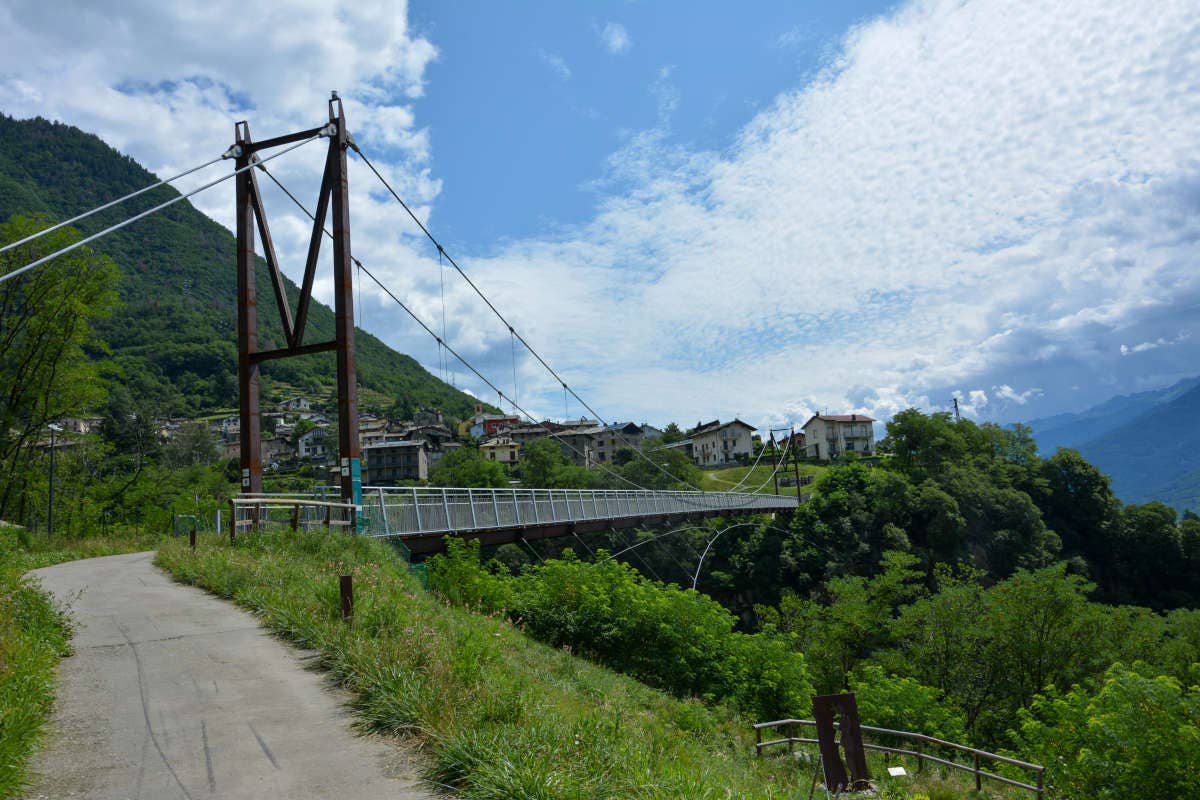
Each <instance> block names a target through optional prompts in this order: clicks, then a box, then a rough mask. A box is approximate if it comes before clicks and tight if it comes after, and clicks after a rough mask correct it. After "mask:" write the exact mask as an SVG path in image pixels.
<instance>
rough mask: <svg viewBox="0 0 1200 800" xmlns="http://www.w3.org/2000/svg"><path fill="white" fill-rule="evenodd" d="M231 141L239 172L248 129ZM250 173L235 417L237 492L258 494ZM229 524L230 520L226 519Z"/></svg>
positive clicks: (243, 200)
mask: <svg viewBox="0 0 1200 800" xmlns="http://www.w3.org/2000/svg"><path fill="white" fill-rule="evenodd" d="M234 133H235V140H236V143H237V145H239V146H241V150H240V153H239V155H238V156H237V162H236V163H237V167H238V168H239V169H241V168H243V167H246V166H248V165H249V164H250V160H251V159H252V158H254V154H253V153H251V152H250V149H249V148H248V147H247V146H246V145H248V144H249V143H250V126H249V124H247V123H245V122H239V123H237V124H236V125H234ZM250 180H251V176H250V171H249V170H247V171H245V172H241V173H238V176H237V179H236V181H237V183H236V186H237V281H238V415H239V419H240V428H241V429H240V431H239V433H238V438H239V440H240V442H241V466H242V480H241V491H243V492H261V491H262V453H261V442H262V436H261V433H262V426H261V419H260V417H259V386H258V368H259V367H258V363H257V362H255V361H254V360H253V358H252V356H253V354H254V353H255V352H257V351H258V297H257V294H256V287H255V283H254V209H253V207H252V206H251V204H250V191H251V190H250ZM230 522H233V519H232V518H231V519H230Z"/></svg>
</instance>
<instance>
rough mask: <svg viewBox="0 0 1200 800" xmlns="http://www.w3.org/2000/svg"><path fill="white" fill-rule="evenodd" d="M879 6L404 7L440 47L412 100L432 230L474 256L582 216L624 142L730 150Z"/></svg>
mask: <svg viewBox="0 0 1200 800" xmlns="http://www.w3.org/2000/svg"><path fill="white" fill-rule="evenodd" d="M889 5H891V4H889V3H883V2H838V3H814V2H805V3H785V2H772V3H757V4H755V5H754V6H753V7H749V6H745V5H742V4H736V3H716V2H699V3H697V2H652V3H606V4H601V3H562V2H538V3H511V4H510V3H494V2H462V1H461V0H458V1H452V2H414V3H413V4H412V6H411V7H410V14H409V16H410V20H411V23H412V26H413V28H414V31H415V32H417V33H420V34H421V35H424V36H425V37H426V38H428V39H430V40H431V41H433V42H436V44H437V47H438V50H439V57H438V59H437V60H435V61H433V62H432V63H431V64H430V65H429V67H428V69H427V70H426V83H427V91H426V93H425V95H424V96H423V97H421V98H420V99H418V100H417V101H416V102H415V103H414V104H413V105H414V109H415V111H416V114H417V116H418V117H419V118H420V119H421V120H422V122H423V123H424V124H425V125H426V126H427V127H428V129H429V132H430V136H431V137H432V139H433V140H434V141H435V142H436V160H437V175H438V177H439V178H440V179H441V180H442V186H443V188H442V192H441V193H440V195H439V196H438V205H437V219H438V221H439V227H440V229H441V230H442V231H443V235H444V236H445V237H446V238H447V239H449V240H450V241H452V242H454V243H455V244H457V245H459V246H461V247H464V248H466V249H467V250H468V251H469V252H471V253H473V254H476V255H483V254H488V253H492V252H494V251H495V250H496V249H497V247H498V245H499V243H500V242H502V241H504V240H506V239H514V238H525V237H530V236H539V235H545V234H546V233H547V232H548V231H553V230H555V229H556V228H557V226H559V225H562V224H577V223H580V222H584V221H586V220H587V219H589V218H590V217H591V216H592V215H593V214H594V213H595V209H596V204H597V201H598V199H599V198H600V197H602V196H603V194H604V192H605V191H611V190H612V189H614V188H619V184H618V185H617V186H614V185H612V184H611V183H606V182H605V179H606V177H608V172H609V170H608V166H607V162H608V158H609V156H610V155H612V153H613V152H614V151H616V150H617V149H619V148H620V147H621V146H622V145H623V144H625V143H626V142H627V141H628V140H629V138H630V137H631V136H633V135H635V134H636V133H638V132H641V131H645V130H649V129H654V128H657V127H659V126H664V127H666V128H667V129H668V131H669V138H670V140H671V141H673V142H676V143H679V144H682V145H686V146H689V147H693V148H700V149H704V150H721V149H724V148H726V147H728V146H729V145H730V143H731V142H732V141H733V138H734V137H735V136H736V134H737V132H738V130H739V129H740V128H741V127H742V126H743V125H745V124H746V121H747V120H748V119H749V118H750V117H751V116H753V115H754V114H755V113H756V112H758V111H760V110H762V108H763V107H764V106H767V105H769V104H770V103H771V102H772V101H773V100H774V98H775V96H776V95H778V94H779V93H780V92H783V91H786V90H788V89H790V88H792V87H794V86H796V85H799V84H802V83H803V82H805V81H806V80H807V79H811V78H812V77H813V75H815V73H816V72H817V71H818V69H819V68H820V67H821V66H822V65H823V63H824V61H825V60H827V59H828V58H829V57H830V56H831V55H832V54H833V53H834V52H835V48H836V44H837V42H838V41H839V40H840V38H841V36H842V35H843V34H844V33H845V31H846V30H847V28H849V27H850V25H851V24H853V23H856V22H859V21H861V20H863V19H865V18H869V17H870V16H872V15H875V14H878V13H880V12H881V11H882V10H884V9H886V8H887V7H888V6H889ZM664 123H665V125H664ZM598 184H599V185H598Z"/></svg>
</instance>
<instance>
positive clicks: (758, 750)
mask: <svg viewBox="0 0 1200 800" xmlns="http://www.w3.org/2000/svg"><path fill="white" fill-rule="evenodd" d="M754 755H755V756H757V757H758V758H762V728H755V729H754Z"/></svg>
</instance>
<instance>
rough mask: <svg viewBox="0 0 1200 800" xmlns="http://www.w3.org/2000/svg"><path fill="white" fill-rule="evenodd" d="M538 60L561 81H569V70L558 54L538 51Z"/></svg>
mask: <svg viewBox="0 0 1200 800" xmlns="http://www.w3.org/2000/svg"><path fill="white" fill-rule="evenodd" d="M538 58H540V59H541V60H542V63H543V64H545V65H546V66H548V67H550V69H552V70H553V71H554V74H555V75H557V76H558V79H559V80H561V81H569V80H570V79H571V68H570V67H569V66H567V62H566V61H565V60H564V59H563V57H562V56H560V55H559V54H558V53H548V52H546V51H545V50H538Z"/></svg>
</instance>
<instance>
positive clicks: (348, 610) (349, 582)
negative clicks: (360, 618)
mask: <svg viewBox="0 0 1200 800" xmlns="http://www.w3.org/2000/svg"><path fill="white" fill-rule="evenodd" d="M338 586H339V588H340V589H341V593H342V619H344V620H349V619H351V618H352V617H353V616H354V577H353V576H352V575H343V576H341V578H340V579H339V581H338Z"/></svg>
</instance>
